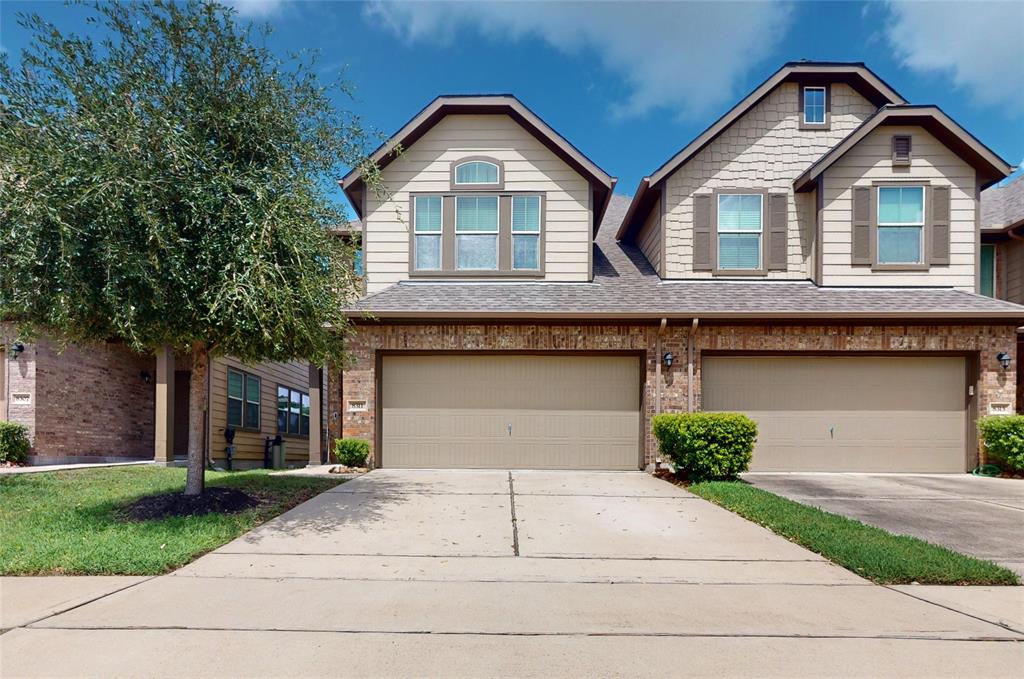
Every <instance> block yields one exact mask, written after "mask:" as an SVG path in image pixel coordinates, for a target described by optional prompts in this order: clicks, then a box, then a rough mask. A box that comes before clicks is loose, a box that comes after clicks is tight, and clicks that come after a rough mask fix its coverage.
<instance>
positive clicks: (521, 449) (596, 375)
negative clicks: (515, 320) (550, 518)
mask: <svg viewBox="0 0 1024 679" xmlns="http://www.w3.org/2000/svg"><path fill="white" fill-rule="evenodd" d="M639 371H640V361H639V359H638V358H636V357H628V356H523V355H513V354H508V355H505V354H499V355H479V356H475V355H460V354H452V355H431V356H412V355H410V356H401V355H396V356H387V357H385V359H384V362H383V372H382V388H383V392H382V395H381V398H382V406H383V412H382V415H383V417H382V462H383V465H384V466H386V467H439V468H447V467H472V468H487V467H494V468H514V467H519V468H536V469H636V468H637V466H638V459H639V440H640V438H639V429H640V413H639V407H640V393H639V392H640V390H639V379H640V372H639Z"/></svg>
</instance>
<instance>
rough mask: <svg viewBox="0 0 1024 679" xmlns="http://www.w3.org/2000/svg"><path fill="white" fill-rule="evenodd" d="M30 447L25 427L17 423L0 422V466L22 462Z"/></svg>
mask: <svg viewBox="0 0 1024 679" xmlns="http://www.w3.org/2000/svg"><path fill="white" fill-rule="evenodd" d="M31 447H32V444H31V443H29V440H28V428H27V427H26V426H25V425H23V424H18V423H17V422H0V464H2V463H4V462H15V463H19V464H20V463H22V462H24V461H25V458H26V457H28V449H29V448H31Z"/></svg>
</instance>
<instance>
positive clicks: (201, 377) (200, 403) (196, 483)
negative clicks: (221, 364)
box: [185, 342, 210, 495]
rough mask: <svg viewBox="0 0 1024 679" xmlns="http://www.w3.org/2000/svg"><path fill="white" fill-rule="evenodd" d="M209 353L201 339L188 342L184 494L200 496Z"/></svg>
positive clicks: (203, 460)
mask: <svg viewBox="0 0 1024 679" xmlns="http://www.w3.org/2000/svg"><path fill="white" fill-rule="evenodd" d="M209 368H210V356H209V354H208V353H207V351H206V344H205V343H203V342H193V343H192V376H191V380H190V382H189V399H188V476H186V478H185V495H202V494H203V488H204V487H205V485H206V445H205V443H206V442H205V440H204V439H205V437H204V434H205V430H206V427H205V424H206V417H205V415H206V406H207V404H206V396H207V393H206V371H207V370H209Z"/></svg>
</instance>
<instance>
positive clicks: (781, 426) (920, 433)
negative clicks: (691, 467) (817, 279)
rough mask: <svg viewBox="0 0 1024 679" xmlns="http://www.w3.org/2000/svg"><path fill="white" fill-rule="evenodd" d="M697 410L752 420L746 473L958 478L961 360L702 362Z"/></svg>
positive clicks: (962, 427)
mask: <svg viewBox="0 0 1024 679" xmlns="http://www.w3.org/2000/svg"><path fill="white" fill-rule="evenodd" d="M702 384H703V407H704V409H705V410H709V411H736V412H743V413H746V414H748V415H749V416H750V417H752V418H753V419H754V420H756V421H757V423H758V441H757V444H756V446H755V447H754V459H753V462H752V464H751V469H752V470H754V471H859V472H870V471H887V472H963V471H964V469H965V464H966V462H965V446H966V441H965V437H966V426H967V420H966V407H967V387H966V365H965V360H964V359H963V358H946V357H942V358H940V357H936V358H926V357H851V356H844V357H838V356H836V357H832V356H828V357H808V356H793V357H777V356H774V357H738V356H728V357H726V356H715V357H706V358H704V360H703V381H702Z"/></svg>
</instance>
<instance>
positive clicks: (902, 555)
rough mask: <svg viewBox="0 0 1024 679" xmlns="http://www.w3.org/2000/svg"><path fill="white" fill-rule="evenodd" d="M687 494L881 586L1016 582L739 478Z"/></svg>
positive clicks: (999, 571) (983, 565) (987, 565)
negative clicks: (752, 484)
mask: <svg viewBox="0 0 1024 679" xmlns="http://www.w3.org/2000/svg"><path fill="white" fill-rule="evenodd" d="M690 492H692V493H695V494H697V495H699V496H700V497H702V498H704V499H705V500H710V501H711V502H714V503H715V504H718V505H721V506H722V507H725V508H726V509H729V510H731V511H733V512H735V513H737V514H739V515H740V516H742V517H743V518H745V519H749V520H751V521H753V522H754V523H759V524H761V525H762V526H764V527H766V528H768V529H770V530H772V531H774V532H775V533H778V534H779V535H781V536H783V537H784V538H787V539H789V540H790V541H792V542H795V543H797V544H798V545H802V546H804V547H806V548H807V549H809V550H811V551H812V552H817V553H818V554H821V555H822V556H823V557H825V558H826V559H828V560H830V561H832V562H834V563H837V564H839V565H840V566H844V567H845V568H848V569H849V570H851V571H853V572H854V573H856V574H857V575H860V576H861V577H864V578H867V579H869V580H873V581H874V582H877V583H879V584H883V585H895V584H906V583H910V582H918V583H920V584H922V585H1016V584H1019V581H1018V578H1017V576H1016V574H1014V573H1013V572H1012V571H1009V570H1007V569H1005V568H1003V567H1001V566H997V565H996V564H994V563H991V562H989V561H983V560H981V559H975V558H974V557H970V556H965V555H963V554H960V553H958V552H954V551H952V550H949V549H946V548H945V547H939V546H938V545H933V544H932V543H930V542H925V541H924V540H919V539H917V538H912V537H908V536H905V535H893V534H892V533H889V532H888V531H884V530H882V529H881V528H875V527H874V526H867V525H865V524H863V523H861V522H860V521H855V520H853V519H848V518H846V517H845V516H839V515H837V514H832V513H829V512H826V511H822V510H820V509H817V508H815V507H808V506H807V505H803V504H800V503H799V502H794V501H792V500H789V499H786V498H784V497H779V496H778V495H775V494H774V493H769V492H768V491H765V490H761V489H760V488H755V487H753V486H751V485H749V484H746V483H743V482H741V481H709V482H705V483H696V484H694V485H692V486H690Z"/></svg>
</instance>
